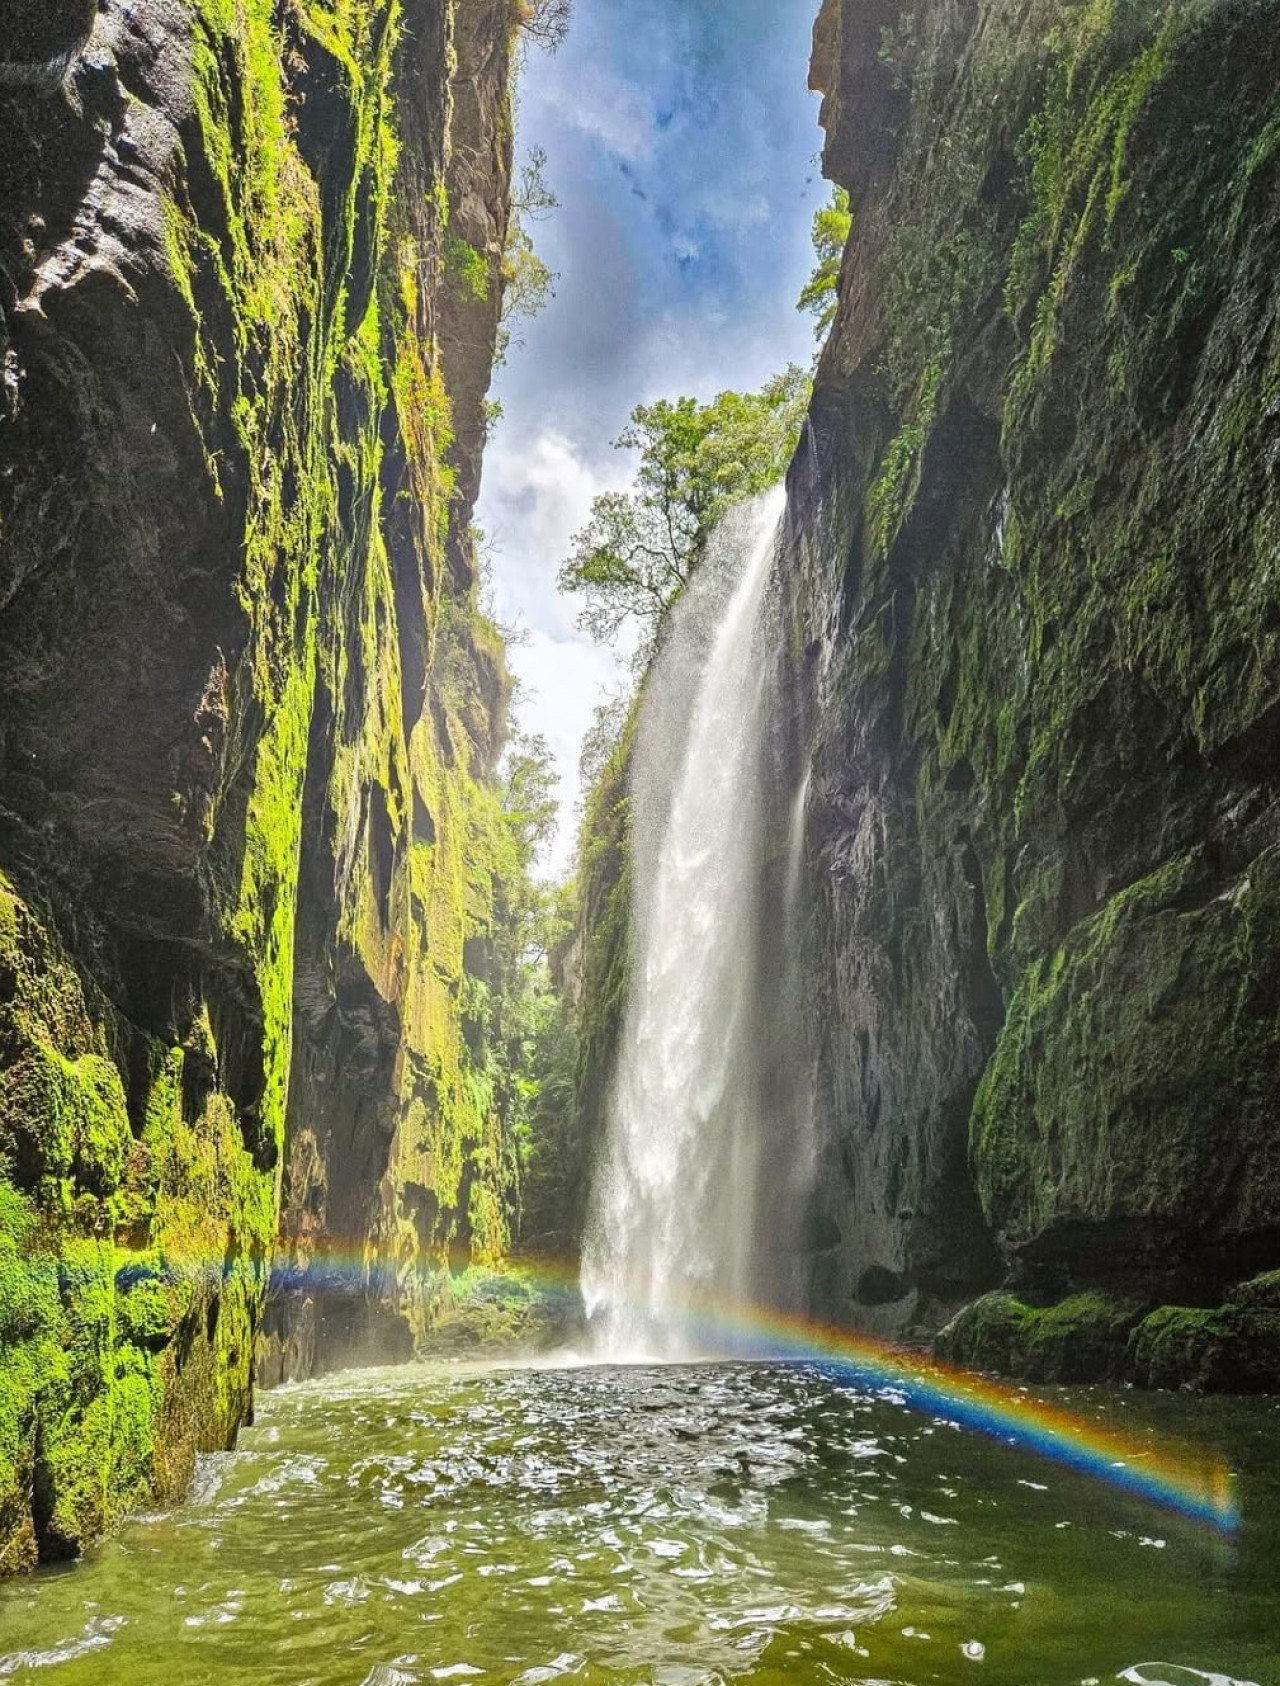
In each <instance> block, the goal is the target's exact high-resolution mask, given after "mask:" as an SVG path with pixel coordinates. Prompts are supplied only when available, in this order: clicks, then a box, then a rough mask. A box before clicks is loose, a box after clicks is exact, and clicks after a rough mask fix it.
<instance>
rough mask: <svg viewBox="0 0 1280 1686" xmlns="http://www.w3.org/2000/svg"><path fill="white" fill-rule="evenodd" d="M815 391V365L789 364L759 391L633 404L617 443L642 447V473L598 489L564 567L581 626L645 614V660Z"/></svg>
mask: <svg viewBox="0 0 1280 1686" xmlns="http://www.w3.org/2000/svg"><path fill="white" fill-rule="evenodd" d="M808 400H809V377H808V375H807V374H806V373H805V372H804V370H802V369H800V368H799V367H797V366H796V365H794V364H793V365H792V366H791V367H790V368H788V369H786V370H785V371H784V372H783V373H782V374H780V375H776V376H775V377H774V379H773V380H771V381H769V382H768V383H767V384H766V385H765V386H764V387H763V388H762V389H761V390H760V391H759V392H755V393H741V392H722V393H721V394H720V395H719V396H718V397H717V398H714V399H712V401H711V402H710V403H709V404H699V403H698V401H697V400H696V399H695V398H677V399H676V400H675V402H674V403H672V402H670V401H669V400H667V399H665V398H664V399H660V400H659V401H658V402H657V403H656V404H641V405H639V406H638V407H637V408H636V409H634V410H633V411H632V412H631V422H630V425H629V426H628V427H627V428H626V429H625V430H624V431H623V432H622V433H621V434H620V435H619V436H618V438H617V439H616V440H615V441H614V445H615V447H616V448H617V449H618V450H623V451H638V452H639V453H640V464H639V468H638V469H637V471H636V479H635V484H634V486H633V488H632V490H631V491H630V492H605V493H603V494H602V495H601V496H600V497H598V498H596V500H595V502H594V503H593V504H592V506H591V519H590V520H589V521H588V522H587V525H586V526H585V527H584V528H583V529H582V531H581V532H580V533H578V534H577V535H576V536H575V537H574V539H573V549H572V551H571V552H570V555H569V557H568V559H567V560H566V561H565V562H564V564H563V565H562V567H561V569H560V576H559V585H560V589H561V590H562V591H567V592H573V593H575V594H577V595H579V596H581V597H582V599H583V607H582V611H581V613H580V615H579V617H578V624H579V626H581V627H582V628H583V630H584V631H586V632H589V633H590V634H591V636H592V637H593V638H595V639H596V640H597V641H598V642H601V643H611V642H612V641H613V640H614V639H615V638H616V637H617V635H618V633H619V631H620V630H621V629H622V627H623V626H625V625H627V624H628V623H629V622H634V623H636V624H638V626H639V628H640V632H641V647H640V650H639V652H638V655H637V662H638V663H639V664H641V665H643V663H644V662H645V661H646V660H647V659H648V656H649V654H650V653H651V651H652V649H653V645H654V642H655V640H656V638H657V636H658V633H659V630H660V629H661V626H662V622H663V619H664V617H665V615H666V613H667V610H668V609H669V608H670V607H671V605H672V603H673V602H674V601H675V600H676V598H677V597H678V596H679V595H680V593H681V592H682V591H683V590H684V588H685V586H686V585H687V584H688V582H689V578H690V576H691V574H692V572H693V570H694V568H695V567H696V566H697V564H698V561H699V560H700V558H701V556H702V553H703V550H704V549H705V547H706V543H707V540H708V538H709V537H710V535H711V532H712V530H713V529H714V527H715V526H716V523H717V522H718V521H719V520H720V519H721V517H722V516H723V515H725V514H726V513H727V511H728V510H729V509H730V507H731V506H732V505H733V504H735V503H739V502H741V500H742V499H744V498H748V497H751V496H753V495H754V494H755V493H757V492H762V491H765V490H766V489H767V488H768V487H770V486H772V485H775V484H776V483H777V482H778V481H779V480H780V479H781V478H782V476H783V474H784V473H785V472H786V467H787V464H788V462H789V461H790V460H791V454H792V452H793V451H794V450H795V447H796V442H797V440H798V439H799V436H800V426H801V423H802V422H803V420H804V412H805V407H806V405H807V404H808Z"/></svg>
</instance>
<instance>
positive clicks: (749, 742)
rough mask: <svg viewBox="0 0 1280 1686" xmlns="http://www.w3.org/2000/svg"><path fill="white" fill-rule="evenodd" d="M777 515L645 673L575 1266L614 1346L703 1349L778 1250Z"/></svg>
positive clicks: (710, 557)
mask: <svg viewBox="0 0 1280 1686" xmlns="http://www.w3.org/2000/svg"><path fill="white" fill-rule="evenodd" d="M782 508H783V497H782V494H781V493H780V492H779V493H775V494H772V495H769V496H767V497H764V498H760V499H757V500H756V501H754V502H753V503H751V504H748V505H746V506H744V507H743V508H742V509H740V510H738V511H736V512H734V513H733V514H732V515H731V516H730V517H729V518H728V519H727V520H726V521H725V522H724V523H723V524H722V526H721V527H720V529H719V530H718V532H717V533H716V535H715V536H714V538H713V540H712V543H711V545H710V547H709V549H708V554H707V556H706V558H705V560H704V561H703V563H702V565H701V567H700V568H699V570H698V572H697V574H696V575H695V577H694V581H693V583H692V585H691V586H690V588H689V590H688V592H687V593H686V595H685V597H684V598H683V599H682V600H681V602H680V603H679V604H678V605H677V607H676V609H675V611H674V612H673V615H672V617H671V624H670V626H669V628H668V630H667V636H666V638H665V641H664V646H663V649H662V651H661V653H660V655H659V657H658V659H657V661H656V662H655V663H654V665H653V668H652V669H651V671H650V674H649V676H648V679H647V682H646V688H645V696H644V701H643V704H642V709H641V715H640V719H639V723H638V730H637V737H636V748H635V754H634V762H633V769H632V845H631V846H632V874H633V880H632V909H633V912H632V966H631V978H630V994H629V999H628V1002H627V1007H626V1012H625V1019H624V1025H623V1032H622V1042H621V1047H620V1051H619V1059H618V1066H617V1071H616V1078H615V1083H614V1089H613V1094H612V1103H611V1109H610V1115H609V1118H608V1122H607V1132H606V1137H605V1141H604V1144H603V1151H602V1156H601V1160H600V1163H599V1165H598V1168H597V1173H596V1180H595V1187H594V1191H593V1200H592V1208H591V1213H590V1217H589V1222H588V1228H587V1235H586V1240H585V1245H584V1250H583V1266H582V1290H583V1298H584V1301H585V1304H586V1308H587V1312H588V1315H589V1317H590V1319H591V1324H592V1330H593V1334H594V1337H595V1342H596V1346H597V1350H599V1351H600V1352H602V1353H603V1354H605V1355H607V1356H612V1357H627V1356H636V1355H639V1354H646V1355H656V1356H679V1355H682V1354H689V1353H691V1352H699V1351H703V1350H706V1347H707V1339H706V1335H705V1332H704V1331H702V1330H701V1329H695V1327H694V1325H695V1323H698V1322H699V1316H698V1313H699V1308H700V1307H702V1306H704V1305H705V1304H706V1303H707V1302H708V1300H710V1301H711V1302H713V1303H715V1304H720V1303H722V1302H723V1301H724V1300H726V1299H727V1300H732V1301H745V1300H749V1299H752V1298H754V1297H756V1296H757V1295H759V1294H761V1293H762V1292H763V1291H764V1290H763V1286H762V1284H763V1281H764V1277H765V1273H766V1266H767V1261H768V1255H769V1253H770V1251H771V1248H776V1247H777V1246H778V1245H780V1244H781V1243H782V1237H781V1235H780V1233H779V1226H778V1224H777V1222H775V1221H772V1220H771V1219H770V1217H769V1215H768V1207H769V1204H770V1199H771V1197H772V1198H774V1199H775V1200H776V1190H774V1191H772V1196H771V1191H770V1189H769V1188H768V1187H767V1186H766V1185H768V1184H770V1183H771V1182H773V1181H774V1180H775V1179H774V1178H773V1176H772V1170H773V1160H774V1159H776V1157H777V1145H776V1138H777V1136H778V1134H779V1132H780V1131H781V1132H782V1133H783V1134H784V1135H785V1132H786V1129H787V1127H788V1125H789V1123H790V1122H791V1121H790V1120H788V1119H786V1118H785V1117H782V1118H780V1117H778V1116H777V1112H778V1107H779V1101H778V1095H779V1093H780V1092H781V1091H782V1090H783V1089H784V1088H785V1085H779V1083H778V1081H777V1074H776V1071H775V1070H773V1069H771V1068H772V1067H773V1066H775V1065H776V1058H777V1042H778V1037H777V1028H778V1027H777V1024H776V1016H777V1012H778V1007H779V1003H780V1002H785V1001H789V1000H790V999H791V998H792V992H791V991H790V990H788V989H786V988H784V987H781V986H780V985H779V983H778V980H776V979H773V980H765V979H763V978H762V976H761V971H762V967H761V959H762V955H763V954H764V952H765V947H766V944H765V943H764V941H763V938H764V936H765V934H766V933H765V932H764V931H763V930H762V920H763V919H767V918H768V917H769V908H770V905H771V902H770V897H769V895H768V893H767V889H766V885H767V881H768V872H767V864H768V861H767V857H768V853H769V850H768V838H767V831H768V826H769V820H770V814H769V803H768V801H767V784H768V779H767V762H768V754H767V747H768V744H769V741H770V740H769V736H768V734H769V732H770V729H771V726H772V720H771V707H770V699H771V695H772V691H773V685H772V676H773V674H774V672H775V668H776V662H775V658H776V653H777V652H776V643H777V640H776V636H774V634H775V632H776V628H774V626H773V622H774V619H775V618H776V617H775V608H776V605H775V595H774V593H772V592H771V590H770V586H771V584H772V576H773V562H774V556H775V551H776V543H777V528H778V522H779V518H780V516H781V513H782ZM787 852H790V851H787ZM787 876H788V878H789V877H790V869H788V871H787ZM779 888H780V887H779ZM792 893H793V892H792V890H791V887H790V885H788V886H787V899H790V898H791V896H792ZM780 900H781V898H780V897H779V896H778V895H777V894H775V895H774V896H773V898H772V901H773V903H774V904H778V903H779V902H780ZM778 917H782V914H781V910H780V909H779V914H778ZM775 935H776V933H775ZM772 946H773V948H775V949H776V948H777V946H778V945H777V943H776V941H775V942H774V944H773V945H772ZM771 1009H772V1012H773V1015H774V1022H773V1023H770V1022H769V1018H770V1010H771ZM783 1110H784V1111H785V1106H784V1107H783ZM766 1114H767V1116H766ZM771 1142H773V1144H774V1145H773V1147H772V1149H771V1145H770V1144H771ZM788 1175H789V1173H788ZM782 1180H783V1181H784V1182H785V1181H786V1180H787V1176H786V1175H784V1177H783V1179H782ZM765 1232H767V1233H765Z"/></svg>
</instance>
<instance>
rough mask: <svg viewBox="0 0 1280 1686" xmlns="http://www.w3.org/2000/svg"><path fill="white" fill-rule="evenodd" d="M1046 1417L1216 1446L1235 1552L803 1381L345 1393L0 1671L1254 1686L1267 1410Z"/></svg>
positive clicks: (632, 1373) (273, 1428)
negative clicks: (1238, 1519)
mask: <svg viewBox="0 0 1280 1686" xmlns="http://www.w3.org/2000/svg"><path fill="white" fill-rule="evenodd" d="M1073 1405H1074V1407H1075V1408H1076V1409H1078V1410H1080V1411H1082V1412H1083V1413H1085V1414H1086V1415H1091V1416H1096V1417H1099V1418H1105V1419H1107V1420H1110V1421H1113V1422H1119V1423H1120V1424H1122V1425H1123V1426H1124V1427H1125V1428H1126V1430H1128V1431H1129V1432H1131V1433H1133V1434H1136V1435H1139V1436H1141V1435H1143V1434H1145V1433H1147V1432H1149V1431H1150V1430H1151V1429H1152V1428H1153V1427H1158V1428H1159V1429H1160V1430H1161V1431H1163V1432H1179V1433H1182V1434H1184V1435H1187V1436H1190V1437H1194V1438H1198V1439H1199V1440H1201V1441H1205V1442H1208V1443H1211V1444H1215V1445H1218V1446H1220V1447H1221V1448H1222V1449H1223V1450H1224V1451H1225V1452H1226V1453H1227V1455H1228V1456H1229V1458H1230V1459H1231V1461H1232V1463H1233V1467H1235V1468H1237V1469H1238V1470H1239V1471H1240V1472H1241V1495H1242V1501H1243V1512H1244V1525H1243V1528H1242V1530H1241V1532H1240V1534H1239V1536H1238V1537H1237V1538H1236V1539H1235V1541H1234V1542H1232V1543H1227V1542H1225V1541H1223V1540H1222V1539H1220V1538H1216V1537H1214V1536H1213V1535H1212V1534H1211V1533H1209V1532H1207V1531H1206V1530H1204V1529H1202V1528H1199V1527H1196V1526H1194V1525H1192V1524H1190V1523H1187V1522H1184V1521H1180V1520H1178V1519H1176V1518H1173V1517H1169V1516H1167V1515H1165V1514H1163V1513H1161V1512H1160V1511H1157V1510H1153V1509H1152V1508H1150V1507H1148V1506H1146V1505H1143V1504H1141V1503H1138V1502H1136V1501H1134V1500H1132V1499H1127V1498H1125V1497H1124V1496H1123V1495H1122V1494H1120V1493H1119V1492H1117V1491H1114V1490H1113V1489H1111V1488H1110V1487H1108V1486H1106V1485H1104V1484H1101V1483H1099V1482H1097V1481H1093V1480H1090V1479H1088V1478H1086V1477H1083V1476H1080V1475H1076V1474H1073V1473H1071V1472H1069V1471H1066V1470H1064V1469H1060V1468H1058V1467H1057V1466H1055V1465H1053V1464H1049V1463H1045V1462H1043V1461H1040V1460H1038V1459H1035V1458H1032V1457H1029V1456H1027V1455H1024V1454H1021V1453H1017V1452H1014V1451H1012V1450H1011V1449H1009V1448H1007V1447H1004V1446H1001V1445H997V1444H994V1443H992V1442H989V1441H985V1440H982V1439H980V1438H976V1437H973V1436H970V1435H968V1434H963V1433H961V1432H959V1431H958V1430H956V1429H954V1428H952V1427H950V1426H948V1425H946V1424H945V1423H942V1422H937V1421H930V1420H928V1419H926V1418H923V1417H917V1416H913V1415H911V1414H909V1413H908V1412H906V1411H905V1410H904V1409H903V1408H901V1407H900V1406H899V1405H896V1404H894V1403H893V1401H892V1400H891V1399H883V1398H873V1397H869V1396H867V1395H866V1394H862V1393H858V1392H855V1391H852V1390H851V1389H849V1388H848V1387H845V1386H842V1385H840V1384H839V1383H838V1382H836V1381H833V1380H832V1379H830V1378H829V1377H828V1376H826V1375H824V1374H823V1373H822V1372H821V1371H819V1370H817V1369H809V1368H794V1367H782V1366H769V1365H752V1364H724V1365H700V1366H687V1367H667V1368H660V1369H659V1368H654V1369H647V1368H638V1367H637V1368H628V1369H560V1370H557V1369H526V1370H489V1371H479V1370H474V1369H470V1370H468V1369H447V1368H445V1369H412V1368H411V1369H401V1370H394V1371H363V1372H356V1373H352V1374H348V1375H345V1376H339V1377H335V1378H331V1379H329V1380H327V1381H324V1382H320V1383H315V1384H309V1385H307V1386H305V1387H297V1388H290V1389H285V1390H283V1391H281V1392H279V1393H275V1394H272V1395H269V1396H267V1397H266V1398H265V1399H264V1400H263V1401H262V1410H261V1413H260V1416H259V1419H258V1423H257V1426H256V1427H255V1428H253V1429H252V1430H251V1431H249V1432H248V1433H246V1434H245V1435H244V1436H243V1437H242V1440H241V1444H240V1448H239V1449H238V1450H237V1451H236V1452H234V1453H230V1454H227V1455H225V1456H221V1457H217V1458H211V1459H208V1460H207V1461H206V1462H205V1463H204V1464H203V1466H202V1469H201V1472H200V1477H199V1481H198V1484H197V1490H196V1493H195V1494H194V1496H193V1498H192V1501H191V1502H190V1503H189V1504H188V1505H186V1506H185V1507H184V1508H182V1509H180V1510H178V1511H175V1512H173V1513H171V1514H165V1515H156V1516H145V1517H139V1518H138V1519H136V1520H135V1521H134V1522H132V1523H131V1524H130V1525H129V1526H128V1527H126V1528H125V1529H124V1530H123V1531H122V1532H121V1533H120V1534H119V1535H118V1536H117V1537H116V1538H115V1539H114V1540H112V1541H110V1542H109V1543H108V1544H106V1545H105V1546H103V1547H101V1548H100V1549H99V1550H98V1551H96V1552H95V1553H94V1554H93V1556H92V1557H91V1558H90V1560H89V1561H88V1562H86V1563H84V1564H82V1565H80V1566H78V1567H76V1568H73V1569H69V1570H63V1571H58V1572H45V1573H42V1574H40V1575H37V1576H35V1577H33V1578H30V1579H28V1580H25V1581H20V1582H15V1583H10V1584H8V1585H7V1586H5V1587H3V1588H0V1678H2V1679H5V1680H9V1679H13V1680H17V1681H23V1680H27V1679H35V1678H38V1679H39V1680H41V1681H42V1682H45V1681H47V1682H48V1683H49V1686H72V1683H86V1686H87V1683H90V1682H92V1683H93V1686H126V1683H127V1686H150V1683H153V1682H154V1683H156V1686H199V1683H203V1682H217V1683H219V1686H233V1683H235V1686H239V1683H245V1686H248V1683H250V1682H253V1683H255V1686H266V1683H276V1682H278V1683H280V1686H286V1683H287V1686H304V1683H307V1686H360V1683H361V1682H364V1683H366V1686H412V1683H415V1682H419V1681H421V1682H434V1681H457V1682H466V1681H470V1680H474V1681H477V1682H481V1683H489V1682H494V1683H498V1682H508V1683H509V1682H519V1683H520V1686H541V1683H543V1682H550V1681H553V1680H559V1679H565V1680H576V1681H581V1682H589V1683H596V1682H619V1683H621V1682H627V1683H633V1682H634V1683H638V1682H650V1683H653V1686H698V1683H702V1682H716V1681H721V1682H728V1681H752V1682H761V1683H763V1682H773V1681H786V1682H796V1683H805V1686H807V1683H811V1682H823V1683H827V1682H861V1683H865V1686H925V1683H926V1682H944V1683H949V1682H970V1683H972V1686H984V1683H985V1686H1080V1683H1091V1682H1098V1683H1102V1682H1106V1681H1112V1680H1116V1679H1121V1680H1127V1681H1130V1682H1134V1683H1140V1682H1161V1683H1167V1686H1197V1683H1199V1686H1204V1682H1205V1681H1206V1680H1213V1681H1214V1682H1215V1686H1220V1682H1221V1681H1222V1680H1224V1679H1225V1680H1226V1681H1249V1682H1256V1683H1257V1686H1280V1468H1278V1466H1280V1455H1278V1454H1280V1411H1277V1408H1276V1406H1275V1405H1273V1404H1253V1405H1246V1404H1240V1403H1230V1402H1225V1401H1204V1402H1201V1401H1193V1400H1185V1399H1177V1398H1163V1399H1162V1398H1142V1397H1138V1396H1134V1395H1114V1394H1110V1395H1097V1396H1094V1395H1079V1394H1077V1395H1075V1396H1073ZM1157 1664H1158V1665H1160V1666H1156V1665H1157ZM1191 1671H1199V1672H1191Z"/></svg>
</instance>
